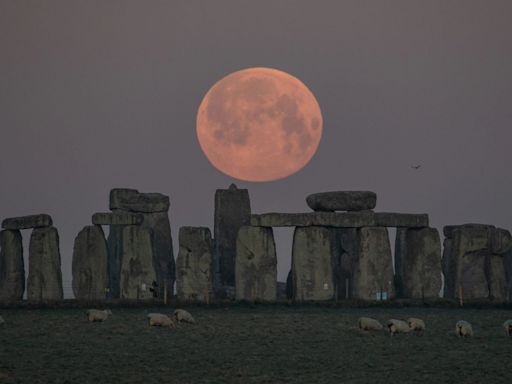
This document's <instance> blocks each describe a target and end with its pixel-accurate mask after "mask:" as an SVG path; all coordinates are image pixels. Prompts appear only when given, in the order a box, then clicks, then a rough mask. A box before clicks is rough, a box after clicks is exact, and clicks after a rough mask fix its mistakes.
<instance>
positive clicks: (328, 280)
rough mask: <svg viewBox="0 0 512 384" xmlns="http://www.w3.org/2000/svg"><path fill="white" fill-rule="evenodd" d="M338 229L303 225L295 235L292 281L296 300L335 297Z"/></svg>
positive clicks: (317, 299)
mask: <svg viewBox="0 0 512 384" xmlns="http://www.w3.org/2000/svg"><path fill="white" fill-rule="evenodd" d="M334 246H335V238H334V232H333V230H332V229H330V228H325V227H315V226H311V227H299V228H296V229H295V233H294V235H293V248H292V281H293V297H294V300H295V301H299V302H303V301H324V300H332V299H334V292H335V291H334V288H335V287H334V285H335V279H334V273H333V264H334V257H335V253H334V249H333V247H334Z"/></svg>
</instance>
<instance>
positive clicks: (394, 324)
mask: <svg viewBox="0 0 512 384" xmlns="http://www.w3.org/2000/svg"><path fill="white" fill-rule="evenodd" d="M388 330H389V334H390V336H393V335H394V334H395V333H408V332H409V331H410V329H409V324H407V323H406V322H405V321H403V320H397V319H389V320H388Z"/></svg>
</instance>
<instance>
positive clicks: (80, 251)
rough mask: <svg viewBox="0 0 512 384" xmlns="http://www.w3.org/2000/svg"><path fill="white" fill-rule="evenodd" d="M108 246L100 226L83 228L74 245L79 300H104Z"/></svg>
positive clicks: (74, 278) (75, 281)
mask: <svg viewBox="0 0 512 384" xmlns="http://www.w3.org/2000/svg"><path fill="white" fill-rule="evenodd" d="M107 264H108V248H107V241H106V240H105V234H104V233H103V230H102V228H101V227H100V226H97V225H92V226H87V227H85V228H84V229H82V230H81V231H80V232H79V233H78V236H77V237H76V239H75V244H74V247H73V261H72V274H73V283H72V287H73V293H74V295H75V298H76V299H79V300H102V299H105V298H106V294H107V288H108V273H107V272H108V271H107Z"/></svg>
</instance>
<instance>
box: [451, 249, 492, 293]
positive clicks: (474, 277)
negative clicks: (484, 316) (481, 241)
mask: <svg viewBox="0 0 512 384" xmlns="http://www.w3.org/2000/svg"><path fill="white" fill-rule="evenodd" d="M485 261H486V257H485V254H483V253H481V252H469V253H465V254H464V255H462V256H461V258H460V260H459V263H460V264H459V268H460V270H459V284H460V286H461V288H462V295H463V298H464V299H466V300H472V299H487V298H488V297H489V286H488V284H487V278H486V276H485ZM458 296H459V295H458V292H457V296H456V297H458Z"/></svg>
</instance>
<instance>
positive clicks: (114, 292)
mask: <svg viewBox="0 0 512 384" xmlns="http://www.w3.org/2000/svg"><path fill="white" fill-rule="evenodd" d="M123 228H124V226H122V225H111V226H110V229H109V233H108V240H107V246H108V262H107V271H108V295H107V296H108V297H109V298H111V299H118V298H119V296H120V284H121V262H122V257H123V237H122V234H123Z"/></svg>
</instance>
